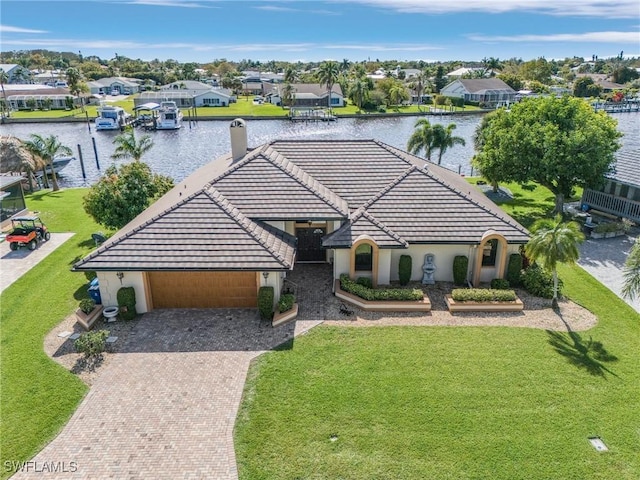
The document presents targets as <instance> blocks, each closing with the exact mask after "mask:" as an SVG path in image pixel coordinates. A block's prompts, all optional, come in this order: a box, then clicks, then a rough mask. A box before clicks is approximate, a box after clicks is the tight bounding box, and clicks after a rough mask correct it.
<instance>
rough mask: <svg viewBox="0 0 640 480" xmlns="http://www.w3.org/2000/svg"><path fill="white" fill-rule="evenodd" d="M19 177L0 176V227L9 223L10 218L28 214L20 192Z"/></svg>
mask: <svg viewBox="0 0 640 480" xmlns="http://www.w3.org/2000/svg"><path fill="white" fill-rule="evenodd" d="M23 180H24V177H22V176H21V175H0V227H4V226H5V225H7V224H9V223H11V217H17V216H19V215H24V214H25V213H27V212H28V209H27V204H26V202H25V200H24V192H23V191H22V181H23Z"/></svg>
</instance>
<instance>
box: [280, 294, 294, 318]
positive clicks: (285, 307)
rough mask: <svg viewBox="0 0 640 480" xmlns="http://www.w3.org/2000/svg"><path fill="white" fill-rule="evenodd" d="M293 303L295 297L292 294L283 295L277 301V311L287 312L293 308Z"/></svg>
mask: <svg viewBox="0 0 640 480" xmlns="http://www.w3.org/2000/svg"><path fill="white" fill-rule="evenodd" d="M294 303H296V297H295V295H294V294H293V293H283V294H282V295H280V300H279V301H278V311H279V312H280V313H284V312H287V311H289V310H291V309H292V308H293V304H294Z"/></svg>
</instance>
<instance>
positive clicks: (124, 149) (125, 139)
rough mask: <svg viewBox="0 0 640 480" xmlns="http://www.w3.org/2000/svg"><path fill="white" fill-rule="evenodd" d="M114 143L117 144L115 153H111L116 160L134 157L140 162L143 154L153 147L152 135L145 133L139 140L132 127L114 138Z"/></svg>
mask: <svg viewBox="0 0 640 480" xmlns="http://www.w3.org/2000/svg"><path fill="white" fill-rule="evenodd" d="M113 143H114V144H115V145H117V147H116V150H115V152H114V154H113V155H111V158H113V159H114V160H120V159H126V158H133V160H134V161H136V162H139V161H140V159H141V158H142V155H144V154H145V153H146V152H148V151H149V150H150V149H151V147H153V140H151V136H149V135H143V136H142V137H140V141H138V140H136V136H135V134H134V131H133V129H132V128H129V129H128V130H127V131H125V132H124V133H122V134H120V135H118V136H117V137H116V138H114V139H113Z"/></svg>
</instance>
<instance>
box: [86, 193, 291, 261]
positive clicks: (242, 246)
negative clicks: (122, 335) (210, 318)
mask: <svg viewBox="0 0 640 480" xmlns="http://www.w3.org/2000/svg"><path fill="white" fill-rule="evenodd" d="M295 241H296V240H295V237H293V236H291V235H289V234H287V233H285V232H282V231H279V230H277V229H274V228H272V227H269V226H267V225H264V224H259V223H257V222H253V221H251V220H249V219H248V218H247V217H246V216H245V215H244V214H242V213H241V212H240V211H239V210H238V209H237V208H235V207H234V206H233V205H232V204H231V203H230V202H229V201H228V200H227V199H226V198H224V196H222V195H221V194H220V193H219V192H218V191H216V190H215V189H214V188H208V189H206V190H204V191H201V192H199V193H197V194H195V195H193V196H191V197H188V198H186V199H185V200H183V201H181V202H179V203H178V204H177V205H175V206H173V207H172V208H170V209H169V210H167V211H165V212H163V213H162V214H160V215H158V216H157V217H154V218H152V219H150V220H149V221H147V222H145V223H143V224H142V225H140V226H138V227H137V228H135V229H133V230H132V231H130V232H128V233H127V234H125V235H122V236H120V237H119V238H118V239H117V240H115V241H112V242H108V243H106V244H105V245H104V246H103V247H101V248H99V249H98V250H96V251H95V252H93V253H92V254H90V255H89V256H88V257H86V258H84V259H83V260H81V261H80V262H78V263H77V264H76V265H75V266H74V268H75V269H76V270H123V271H126V270H134V271H138V270H262V271H265V270H285V269H291V268H293V263H294V258H295Z"/></svg>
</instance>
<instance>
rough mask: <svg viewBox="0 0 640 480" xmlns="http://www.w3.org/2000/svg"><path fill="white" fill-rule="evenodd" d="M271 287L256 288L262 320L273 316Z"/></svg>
mask: <svg viewBox="0 0 640 480" xmlns="http://www.w3.org/2000/svg"><path fill="white" fill-rule="evenodd" d="M273 299H274V293H273V287H260V289H259V290H258V311H259V312H260V317H262V318H263V319H264V320H271V317H273Z"/></svg>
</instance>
